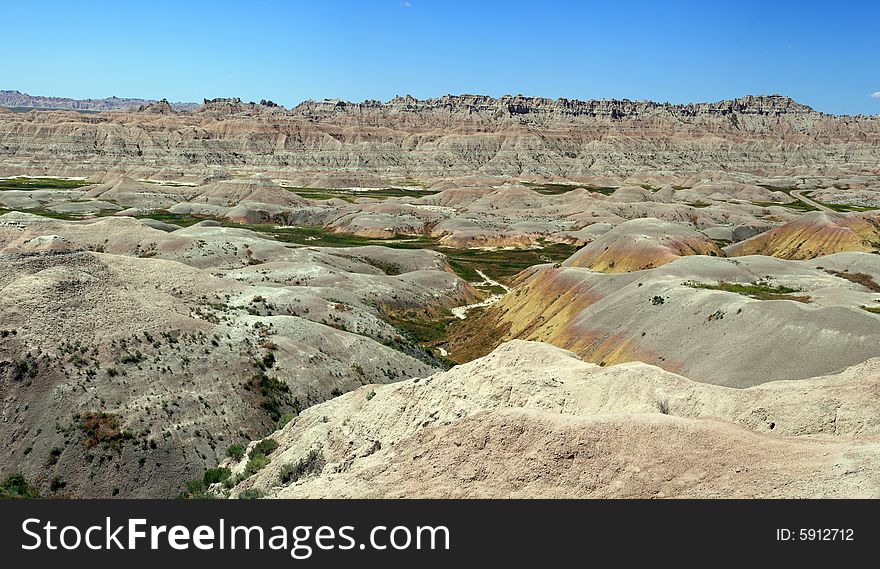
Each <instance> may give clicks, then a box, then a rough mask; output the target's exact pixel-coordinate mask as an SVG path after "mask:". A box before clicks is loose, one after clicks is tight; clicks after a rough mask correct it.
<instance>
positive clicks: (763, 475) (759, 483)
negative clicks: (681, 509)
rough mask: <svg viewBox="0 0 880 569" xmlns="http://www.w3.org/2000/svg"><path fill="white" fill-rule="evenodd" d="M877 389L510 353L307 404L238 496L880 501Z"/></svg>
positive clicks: (850, 375) (843, 379)
mask: <svg viewBox="0 0 880 569" xmlns="http://www.w3.org/2000/svg"><path fill="white" fill-rule="evenodd" d="M878 382H880V360H878V359H873V360H871V361H869V362H867V363H865V364H861V365H859V366H856V367H853V368H850V369H847V370H846V371H844V372H843V373H841V374H839V375H834V376H827V377H817V378H812V379H807V380H801V381H778V382H773V383H770V384H767V385H763V386H760V387H753V388H750V389H731V388H726V387H718V386H712V385H706V384H702V383H695V382H693V381H690V380H688V379H687V378H685V377H682V376H680V375H675V374H672V373H668V372H665V371H663V370H661V369H659V368H656V367H654V366H650V365H646V364H642V363H629V364H621V365H618V366H614V367H604V368H603V367H599V366H597V365H595V364H589V363H585V362H583V361H581V360H579V359H578V358H577V357H576V356H574V355H573V354H572V353H570V352H566V351H564V350H561V349H559V348H555V347H552V346H548V345H546V344H540V343H532V342H522V341H512V342H509V343H507V344H504V345H503V346H501V347H499V348H498V349H497V350H495V351H494V352H493V353H492V354H491V355H489V356H486V357H484V358H481V359H479V360H476V361H474V362H471V363H469V364H466V365H463V366H459V367H457V368H454V369H453V370H450V371H447V372H444V373H439V374H436V375H433V376H430V377H427V378H420V379H411V380H406V381H402V382H399V383H395V384H391V385H385V386H367V387H363V388H360V389H358V390H357V391H354V392H351V393H348V394H346V395H344V396H342V397H338V398H336V399H334V400H332V401H328V402H327V403H323V404H321V405H318V406H315V407H312V408H311V409H309V410H308V411H306V412H304V413H303V414H302V415H300V416H299V417H298V418H297V419H296V420H295V421H292V422H291V423H289V424H288V425H287V426H286V427H285V428H284V429H282V430H281V431H279V432H278V433H276V434H275V435H274V437H275V439H277V441H278V442H279V443H280V444H281V446H280V448H279V449H278V450H275V451H274V452H273V453H272V454H271V455H270V457H271V462H270V463H269V465H268V466H267V467H266V468H264V469H263V470H261V471H259V472H258V473H256V474H254V475H253V476H250V477H249V478H247V479H246V480H245V481H244V482H242V483H241V484H240V485H239V486H237V487H236V488H235V490H234V491H233V495H240V494H241V493H243V492H248V491H249V492H250V493H254V492H255V491H256V492H258V493H263V494H265V495H267V496H269V497H283V498H327V497H334V498H339V497H345V498H364V497H368V498H377V497H391V498H412V497H432V498H510V497H516V498H536V497H540V498H663V497H668V498H684V497H692V498H718V497H721V498H756V497H764V498H767V497H823V498H831V497H850V498H851V497H873V498H876V497H880V463H878V460H877V459H878V457H880V455H878V453H880V445H878V443H877V440H876V437H877V435H878V433H880V420H878V412H880V408H878V401H877V399H876V397H875V396H874V394H873V393H874V392H875V391H876V389H877V388H878ZM297 464H305V465H307V466H305V467H302V468H300V469H296V468H295V466H296V465H297ZM231 466H232V469H233V472H241V471H242V470H243V468H244V464H243V463H242V464H231ZM291 472H296V473H297V474H296V475H292V474H291ZM218 491H219V487H218Z"/></svg>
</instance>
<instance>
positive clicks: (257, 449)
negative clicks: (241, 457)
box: [249, 438, 278, 458]
mask: <svg viewBox="0 0 880 569" xmlns="http://www.w3.org/2000/svg"><path fill="white" fill-rule="evenodd" d="M277 448H278V443H277V442H275V439H271V438H266V439H263V440H261V441H260V442H258V443H257V444H256V445H254V448H252V449H251V452H250V454H249V456H250V457H251V458H253V457H254V456H257V455H260V454H262V455H264V456H268V455H270V454H272V452H274V451H275V449H277Z"/></svg>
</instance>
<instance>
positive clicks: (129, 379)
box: [0, 213, 477, 497]
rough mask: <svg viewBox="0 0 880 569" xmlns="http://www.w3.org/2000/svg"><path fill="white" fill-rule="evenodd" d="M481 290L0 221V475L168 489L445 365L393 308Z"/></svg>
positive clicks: (99, 490) (103, 222)
mask: <svg viewBox="0 0 880 569" xmlns="http://www.w3.org/2000/svg"><path fill="white" fill-rule="evenodd" d="M387 267H394V268H395V271H394V274H393V275H390V274H387V273H386V268H387ZM476 294H477V293H476V292H475V291H473V289H471V288H470V287H469V285H467V284H466V283H465V282H464V281H462V280H461V279H460V278H458V277H456V276H455V275H454V274H452V273H451V272H449V269H448V266H447V265H446V263H445V260H444V259H443V257H442V256H441V255H438V254H435V253H433V252H430V251H414V252H411V253H410V252H407V251H393V250H387V251H386V250H384V249H383V248H368V249H366V250H358V249H350V250H347V251H344V252H341V253H339V252H334V251H325V250H317V249H309V248H298V249H288V248H286V247H284V246H283V245H282V244H280V243H278V242H274V241H270V240H267V239H264V238H261V237H259V236H258V235H256V234H253V233H252V232H249V231H246V230H241V229H226V228H222V227H216V226H211V225H200V226H193V227H189V228H187V229H178V230H175V231H168V232H166V231H161V230H158V229H153V228H150V227H148V226H147V225H145V224H143V223H141V222H139V221H136V220H133V219H130V218H104V219H100V220H96V221H81V222H66V221H56V220H51V219H47V218H44V217H39V216H33V215H28V214H19V213H10V214H6V215H3V216H0V336H2V338H0V386H2V391H0V392H2V411H0V414H2V424H3V428H2V429H0V443H2V444H0V446H2V449H3V450H2V459H0V463H2V464H3V465H6V467H7V468H9V467H12V466H14V467H15V469H16V471H18V472H21V473H23V474H24V475H26V477H27V478H28V479H29V480H31V481H32V482H33V483H34V484H36V485H37V486H38V487H40V488H41V489H42V490H43V491H46V492H48V490H47V489H48V487H49V485H50V484H51V482H52V480H53V479H54V478H55V477H57V478H59V479H61V480H62V481H63V483H64V488H65V493H67V494H68V495H74V496H82V497H98V496H111V495H118V496H122V497H170V496H173V495H176V494H177V493H178V492H180V491H181V489H182V488H181V485H182V483H183V482H184V481H185V480H188V479H190V478H194V477H196V476H199V475H201V472H203V471H204V470H205V469H206V468H210V467H212V466H214V465H215V464H216V463H217V462H218V461H219V460H221V459H222V458H223V457H224V456H225V451H226V449H227V447H229V446H230V445H232V444H233V443H235V442H240V443H247V441H249V440H251V439H254V438H259V437H262V436H264V435H265V434H267V433H269V432H271V431H272V430H273V429H274V428H275V425H276V423H277V422H278V421H279V419H281V418H282V417H283V416H285V415H288V414H291V413H296V412H297V411H299V410H301V409H304V408H306V407H308V406H310V405H313V404H315V403H318V402H320V401H323V400H325V399H327V398H329V397H332V396H335V395H337V394H339V393H342V392H344V391H347V390H349V389H352V388H354V387H357V386H360V385H363V384H365V383H376V382H380V383H382V382H388V381H395V380H399V379H402V378H407V377H422V376H424V375H426V374H429V373H431V372H433V371H436V370H437V369H439V363H438V362H436V361H435V360H434V359H433V358H432V357H431V356H429V355H428V354H427V353H425V352H423V351H422V350H421V349H420V348H419V347H418V346H416V345H414V344H412V343H411V341H410V340H408V339H407V338H404V337H403V336H402V335H401V333H400V332H399V331H398V330H396V329H395V328H394V327H393V326H392V325H390V324H389V323H388V321H387V315H386V314H387V312H390V311H394V310H406V309H421V310H431V309H433V310H441V309H445V307H450V306H454V305H457V304H461V303H465V302H469V301H472V300H473V299H474V298H476ZM4 471H5V468H4ZM4 473H5V472H4ZM6 474H8V473H6Z"/></svg>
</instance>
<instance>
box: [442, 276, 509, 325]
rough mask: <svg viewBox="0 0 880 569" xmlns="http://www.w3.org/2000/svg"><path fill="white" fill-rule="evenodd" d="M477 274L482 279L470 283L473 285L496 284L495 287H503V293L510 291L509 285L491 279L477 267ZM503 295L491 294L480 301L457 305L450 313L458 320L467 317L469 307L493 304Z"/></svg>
mask: <svg viewBox="0 0 880 569" xmlns="http://www.w3.org/2000/svg"><path fill="white" fill-rule="evenodd" d="M477 274H478V275H480V278H482V279H483V280H482V281H480V282H476V283H471V284H472V285H475V286H497V287H501V288H503V289H504V292H505V293H507V292H509V291H510V287H509V286H507V285H505V284H501V283H500V282H498V281H496V280H493V279H492V278H491V277H490V276H489V275H487V274H486V273H484V272H483V271H481V270H479V269H477ZM503 296H504V295H503V294H493V295H491V296H489V298H487V299H486V300H483V301H481V302H477V303H474V304H468V305H466V306H457V307H455V308H453V309H452V315H453V316H455V317H456V318H458V319H460V320H464V319H465V318H467V312H468V310H470V309H471V308H482V307H484V306H491V305H493V304H495V303H496V302H498V301H499V300H501V297H503Z"/></svg>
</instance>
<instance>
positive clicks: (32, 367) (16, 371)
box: [12, 356, 37, 380]
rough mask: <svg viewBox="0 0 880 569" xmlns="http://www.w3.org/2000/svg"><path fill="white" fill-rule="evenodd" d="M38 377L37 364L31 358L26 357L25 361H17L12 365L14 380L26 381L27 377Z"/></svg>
mask: <svg viewBox="0 0 880 569" xmlns="http://www.w3.org/2000/svg"><path fill="white" fill-rule="evenodd" d="M36 376H37V362H35V361H34V360H33V359H32V358H31V357H30V356H28V357H26V358H25V359H23V360H17V361H15V362H14V363H13V364H12V378H13V379H16V380H20V379H24V378H25V377H30V378H32V379H33V378H34V377H36Z"/></svg>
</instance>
